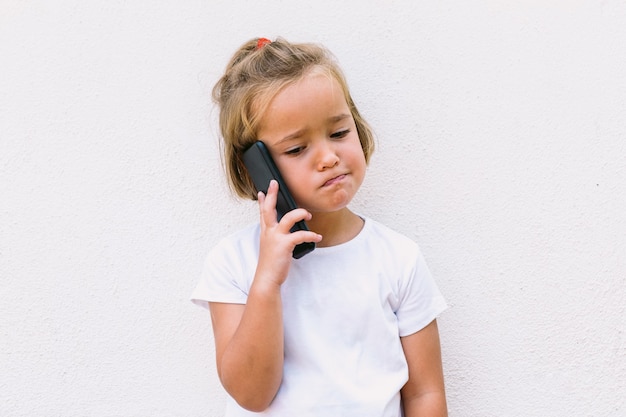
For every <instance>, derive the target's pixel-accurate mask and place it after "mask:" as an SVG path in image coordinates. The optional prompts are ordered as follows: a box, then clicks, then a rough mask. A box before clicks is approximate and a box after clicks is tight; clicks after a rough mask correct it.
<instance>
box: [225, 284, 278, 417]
mask: <svg viewBox="0 0 626 417" xmlns="http://www.w3.org/2000/svg"><path fill="white" fill-rule="evenodd" d="M283 342H284V338H283V323H282V301H281V296H280V287H279V286H272V285H260V284H257V285H254V284H253V285H252V287H251V288H250V293H249V294H248V300H247V303H246V307H245V311H244V313H243V316H242V318H241V322H240V323H239V326H238V328H237V330H236V332H235V334H234V335H233V337H232V339H231V340H230V343H229V344H228V346H227V347H226V349H225V350H224V352H223V354H222V355H221V358H219V364H218V369H219V374H220V379H221V381H222V384H223V386H224V388H225V389H226V390H227V391H228V393H229V394H230V395H231V396H232V397H233V398H234V399H235V400H236V401H237V402H238V403H239V404H240V405H241V406H242V407H244V408H247V409H250V410H252V411H262V410H264V409H265V408H267V407H268V406H269V404H270V403H271V401H272V399H273V398H274V396H275V395H276V392H277V391H278V387H279V386H280V383H281V380H282V372H283V352H284V349H283Z"/></svg>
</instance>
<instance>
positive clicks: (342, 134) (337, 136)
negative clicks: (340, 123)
mask: <svg viewBox="0 0 626 417" xmlns="http://www.w3.org/2000/svg"><path fill="white" fill-rule="evenodd" d="M348 133H350V129H346V130H340V131H339V132H335V133H333V134H332V135H330V137H331V139H341V138H344V137H346V136H347V135H348Z"/></svg>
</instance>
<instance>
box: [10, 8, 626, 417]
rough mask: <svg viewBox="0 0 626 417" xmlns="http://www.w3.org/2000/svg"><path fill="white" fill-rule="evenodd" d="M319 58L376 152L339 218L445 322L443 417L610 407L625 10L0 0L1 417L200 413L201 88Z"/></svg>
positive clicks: (621, 312) (617, 353) (203, 365)
mask: <svg viewBox="0 0 626 417" xmlns="http://www.w3.org/2000/svg"><path fill="white" fill-rule="evenodd" d="M278 35H282V36H284V37H286V38H287V39H290V40H294V41H316V42H322V43H324V44H326V45H327V46H329V47H330V49H331V50H333V51H334V52H335V54H336V55H337V56H338V58H339V60H340V61H341V63H342V65H343V67H344V69H345V71H346V73H347V75H348V78H349V81H350V83H351V86H352V89H353V92H354V95H355V97H356V100H357V101H358V103H359V105H360V107H361V110H362V112H363V113H364V114H365V116H366V117H367V118H368V119H369V121H370V122H371V124H372V125H373V126H374V128H375V130H376V132H377V134H378V137H379V148H378V150H377V152H376V154H375V155H374V159H373V163H372V165H371V167H370V170H369V174H368V177H367V179H366V183H365V184H364V186H363V188H362V190H361V193H360V194H359V196H358V198H357V200H356V201H355V203H354V208H356V209H357V210H358V211H359V212H362V213H364V214H366V215H368V216H372V217H374V218H377V219H379V220H380V221H382V222H384V223H386V224H388V225H390V226H391V227H393V228H395V229H398V230H403V231H404V232H405V233H407V234H408V235H410V236H412V237H414V238H416V239H417V240H418V241H419V242H420V244H421V246H422V248H423V250H424V252H425V256H426V258H427V260H428V262H429V264H430V266H431V268H432V270H433V272H434V274H435V275H436V277H437V280H438V282H439V284H440V286H441V288H442V290H443V291H444V293H445V294H446V296H447V298H448V299H449V302H450V304H451V306H452V308H451V309H450V310H448V311H447V312H446V313H445V314H444V315H443V316H442V317H441V319H440V328H441V333H442V343H443V353H444V365H445V370H446V378H447V380H446V381H447V387H448V393H449V404H450V415H451V416H454V417H465V416H477V417H490V416H493V417H503V416H505V417H506V416H556V417H559V416H563V417H566V416H567V417H571V416H603V417H606V416H616V417H617V416H624V415H626V404H625V402H624V401H625V400H624V398H626V336H625V325H624V323H626V311H625V308H626V307H625V306H626V261H625V258H626V256H625V255H626V215H625V213H626V195H625V189H626V187H625V184H626V147H625V143H626V117H625V115H626V5H625V4H624V3H623V2H618V1H610V0H606V1H548V2H539V1H533V2H501V1H463V0H449V1H439V2H419V3H418V2H413V1H408V0H406V1H386V2H382V1H381V2H369V3H368V2H362V1H351V2H335V1H330V0H320V1H316V2H282V1H281V2H278V1H276V2H272V1H266V2H258V1H242V0H231V1H228V2H216V1H213V2H207V1H198V0H196V1H180V0H176V1H174V0H162V1H156V2H155V1H134V2H127V1H110V0H107V1H102V0H97V1H87V2H86V1H78V0H73V1H52V2H35V1H26V0H21V1H17V0H15V1H6V0H3V1H0V141H1V142H0V143H1V146H0V279H1V284H2V285H1V287H0V288H1V289H0V415H2V416H15V417H17V416H29V417H32V416H59V417H61V416H62V417H72V416H76V417H79V416H80V417H84V416H97V417H111V416H124V417H126V416H148V415H150V416H164V417H165V416H207V415H208V416H219V415H221V409H222V406H223V401H224V396H223V392H222V390H221V388H220V385H219V382H218V381H217V378H216V375H215V366H214V357H213V346H212V344H213V342H212V338H211V332H210V324H209V316H208V314H207V313H206V312H205V311H202V310H201V309H199V308H197V307H195V306H193V305H192V304H191V303H189V302H188V301H187V300H188V296H189V293H190V291H191V289H192V288H193V286H194V285H195V282H196V279H197V277H198V274H199V273H200V269H201V265H202V261H203V257H204V255H205V253H206V251H207V250H208V248H209V247H211V245H213V244H214V243H215V242H216V240H217V239H218V238H219V237H220V236H223V235H224V234H225V233H228V232H230V231H233V230H235V229H237V228H239V227H240V226H241V225H243V224H245V223H247V222H249V221H252V220H254V219H255V214H256V210H255V207H254V205H252V204H250V203H241V202H236V201H234V200H233V199H232V198H231V197H230V196H229V195H228V194H227V192H226V188H225V185H224V184H223V177H222V174H221V172H220V168H219V155H218V153H217V146H216V135H215V131H216V127H215V125H214V119H215V114H214V113H212V107H211V104H210V100H209V93H210V88H211V86H212V84H213V83H214V82H215V81H216V79H217V77H218V76H219V74H220V72H221V71H222V69H223V67H224V65H225V63H226V61H227V59H228V58H229V57H230V55H231V54H232V53H233V51H234V50H235V48H236V47H238V46H239V45H240V44H241V43H242V42H243V41H244V40H247V39H248V38H250V37H254V36H267V37H275V36H278Z"/></svg>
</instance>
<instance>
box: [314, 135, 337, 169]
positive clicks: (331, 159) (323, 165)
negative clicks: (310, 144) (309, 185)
mask: <svg viewBox="0 0 626 417" xmlns="http://www.w3.org/2000/svg"><path fill="white" fill-rule="evenodd" d="M317 154H318V155H317V161H318V162H317V169H318V170H320V171H324V170H326V169H328V168H332V167H334V166H335V165H337V164H338V163H339V155H337V152H336V150H335V148H334V146H333V145H332V143H329V142H328V141H324V142H323V143H321V144H320V145H319V148H318V151H317Z"/></svg>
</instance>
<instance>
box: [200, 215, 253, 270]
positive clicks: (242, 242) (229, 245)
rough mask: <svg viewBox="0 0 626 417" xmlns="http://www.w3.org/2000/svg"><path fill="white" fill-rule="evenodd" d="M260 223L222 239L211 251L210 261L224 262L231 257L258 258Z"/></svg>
mask: <svg viewBox="0 0 626 417" xmlns="http://www.w3.org/2000/svg"><path fill="white" fill-rule="evenodd" d="M259 233H260V227H259V224H258V223H253V224H250V225H248V226H246V227H244V228H242V229H240V230H238V231H236V232H234V233H231V234H229V235H227V236H225V237H223V238H221V239H220V240H219V241H218V243H217V244H216V245H215V246H214V247H213V248H212V249H211V250H210V251H209V255H208V257H207V259H208V260H213V261H216V260H224V259H229V258H231V257H237V258H241V257H242V256H243V257H244V259H245V257H246V256H248V255H250V256H254V257H256V256H257V255H258V251H259Z"/></svg>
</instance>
